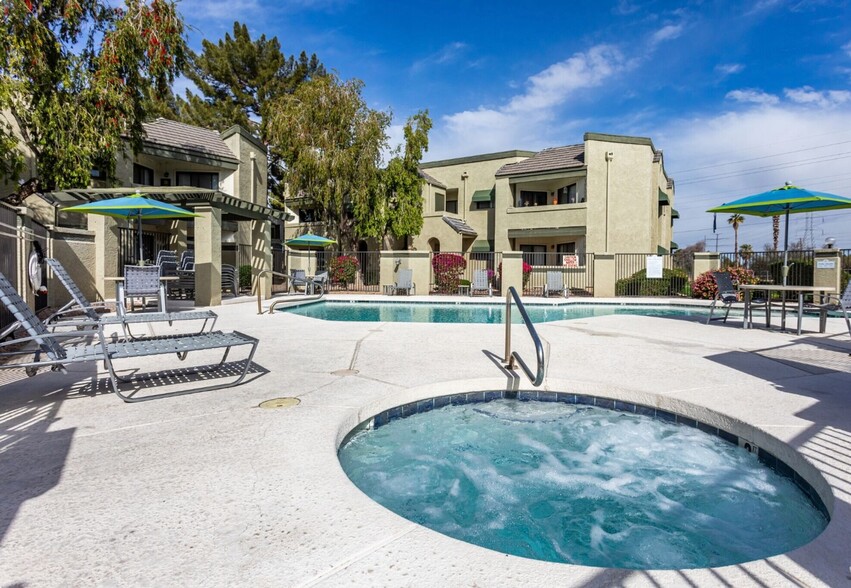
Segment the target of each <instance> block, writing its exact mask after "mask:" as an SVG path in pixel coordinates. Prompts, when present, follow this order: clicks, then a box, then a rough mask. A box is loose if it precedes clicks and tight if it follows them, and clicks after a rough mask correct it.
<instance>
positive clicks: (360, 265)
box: [273, 250, 381, 294]
mask: <svg viewBox="0 0 851 588" xmlns="http://www.w3.org/2000/svg"><path fill="white" fill-rule="evenodd" d="M290 255H291V252H283V251H282V252H281V253H280V256H281V258H282V259H283V260H284V262H285V263H284V270H283V271H284V273H289V271H287V270H288V268H289V267H290V263H289V261H290V260H289V257H290ZM311 255H313V256H315V257H314V259H313V260H312V261H311V266H312V267H311V270H312V271H311V272H310V273H311V274H318V273H319V272H328V276H329V284H328V290H327V291H329V292H351V293H353V294H354V293H375V292H378V291H379V290H380V284H379V282H380V281H381V276H380V268H381V252H380V251H330V250H320V251H313V252H311ZM273 257H274V252H273ZM345 258H349V259H345ZM351 260H354V266H355V267H354V270H353V271H345V269H344V268H345V267H350V266H351V265H352V263H353V262H352V261H351ZM274 265H276V263H275V261H274V259H273V266H274ZM276 271H277V270H276Z"/></svg>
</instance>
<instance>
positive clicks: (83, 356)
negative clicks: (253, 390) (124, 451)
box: [0, 266, 259, 402]
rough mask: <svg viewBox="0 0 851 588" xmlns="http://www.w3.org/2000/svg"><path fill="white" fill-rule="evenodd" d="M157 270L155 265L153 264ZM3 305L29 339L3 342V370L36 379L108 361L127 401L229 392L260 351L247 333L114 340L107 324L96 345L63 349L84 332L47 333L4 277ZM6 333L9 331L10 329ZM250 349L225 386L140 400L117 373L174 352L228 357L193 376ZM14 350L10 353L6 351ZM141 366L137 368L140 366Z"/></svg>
mask: <svg viewBox="0 0 851 588" xmlns="http://www.w3.org/2000/svg"><path fill="white" fill-rule="evenodd" d="M154 267H155V266H154ZM0 302H2V303H3V305H4V306H5V307H6V309H7V310H8V311H9V312H10V313H11V315H12V316H13V317H14V318H15V323H13V325H12V326H11V329H12V330H14V329H16V328H20V327H23V328H24V329H26V331H27V334H28V335H29V336H28V337H20V338H17V339H12V340H10V341H4V342H2V343H0V349H2V350H3V351H2V352H0V357H9V358H12V359H13V361H12V362H2V363H0V369H3V368H23V369H24V371H25V372H26V374H27V375H28V376H35V375H36V373H37V372H38V370H39V368H42V367H49V368H50V369H51V371H62V372H65V366H67V365H71V364H76V363H91V362H100V361H102V362H104V364H105V365H106V369H107V370H108V372H109V381H110V385H111V387H112V391H113V392H114V393H115V394H116V395H117V396H118V397H119V398H121V399H122V400H124V401H125V402H139V401H142V400H151V399H154V398H166V397H171V396H181V395H184V394H193V393H196V392H204V391H207V390H217V389H220V388H230V387H232V386H236V385H237V384H239V383H241V382H242V381H243V380H244V379H245V376H246V375H247V374H248V368H249V367H250V366H251V361H252V359H253V358H254V352H255V351H256V350H257V344H258V343H259V341H258V340H257V339H255V338H254V337H250V336H248V335H245V334H243V333H239V332H237V331H233V332H231V333H223V332H221V331H211V332H206V333H195V334H191V335H175V336H164V337H152V338H149V339H137V340H131V341H111V340H108V339H107V338H106V337H105V336H104V330H103V327H104V326H103V324H102V323H99V324H98V331H97V337H96V341H97V342H96V343H78V344H76V345H63V343H62V340H63V339H67V338H69V337H73V338H79V337H80V334H79V333H77V332H75V333H52V332H50V331H49V330H48V329H47V326H46V325H45V324H44V323H43V322H42V321H41V320H39V318H38V317H37V316H36V315H35V313H33V311H32V310H31V309H30V308H29V306H27V305H26V303H25V302H24V301H23V299H22V298H21V296H20V295H19V294H18V293H17V292H16V291H15V289H14V288H13V287H12V284H11V283H10V282H9V280H7V279H6V276H4V275H3V274H2V273H0ZM7 332H10V330H9V329H7ZM22 343H35V347H33V346H32V345H27V346H26V347H25V348H23V349H21V348H20V347H21V344H22ZM244 345H250V346H251V351H250V352H249V354H248V358H247V359H246V360H245V366H244V367H243V368H242V369H241V370H239V371H238V373H237V376H236V378H235V379H233V380H232V381H230V382H226V383H223V384H213V385H207V386H203V385H202V386H200V387H197V388H191V389H185V390H176V391H173V392H163V393H160V394H154V395H149V396H145V397H143V398H135V397H133V396H129V395H127V394H125V393H123V392H122V391H121V389H120V388H119V385H118V384H119V382H125V383H126V382H129V381H131V379H130V378H126V377H121V376H119V375H118V374H117V373H116V371H115V366H114V365H113V362H114V360H116V359H140V358H148V357H151V356H154V355H165V354H170V353H175V354H177V356H178V358H180V359H181V360H183V359H185V358H186V356H187V355H188V354H189V352H192V351H204V350H214V349H224V350H225V351H224V355H223V356H222V359H221V361H219V363H218V364H216V365H215V366H208V367H205V368H201V367H198V368H192V369H191V370H189V371H188V373H189V374H196V373H202V372H208V371H210V370H214V369H216V368H218V367H220V366H221V365H223V364H224V362H225V360H226V359H227V357H228V354H229V353H230V350H231V348H233V347H242V346H244ZM10 348H11V349H12V350H11V351H6V349H10ZM16 358H25V360H24V361H15V359H16ZM145 363H147V362H146V361H139V362H137V364H145ZM137 367H138V365H137ZM154 375H155V374H152V375H148V376H145V375H143V376H141V377H140V376H137V378H138V379H141V380H148V379H151V378H152V377H154Z"/></svg>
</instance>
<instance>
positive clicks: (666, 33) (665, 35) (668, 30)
mask: <svg viewBox="0 0 851 588" xmlns="http://www.w3.org/2000/svg"><path fill="white" fill-rule="evenodd" d="M682 34H683V25H665V26H664V27H662V28H661V29H659V30H658V31H656V32H655V33H653V35H652V36H651V37H650V42H651V43H652V44H653V45H656V44H658V43H661V42H662V41H670V40H672V39H676V38H677V37H679V36H680V35H682Z"/></svg>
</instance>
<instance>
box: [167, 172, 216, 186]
mask: <svg viewBox="0 0 851 588" xmlns="http://www.w3.org/2000/svg"><path fill="white" fill-rule="evenodd" d="M177 185H178V186H193V187H195V188H207V189H208V190H218V189H219V174H217V173H209V172H177Z"/></svg>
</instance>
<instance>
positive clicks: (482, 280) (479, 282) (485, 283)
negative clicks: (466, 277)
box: [470, 270, 493, 296]
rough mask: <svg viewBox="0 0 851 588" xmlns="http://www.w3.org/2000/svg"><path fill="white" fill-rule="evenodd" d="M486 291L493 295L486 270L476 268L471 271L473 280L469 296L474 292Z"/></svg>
mask: <svg viewBox="0 0 851 588" xmlns="http://www.w3.org/2000/svg"><path fill="white" fill-rule="evenodd" d="M485 291H486V292H487V293H488V296H493V287H492V286H491V281H490V279H488V270H476V271H474V272H473V282H472V283H471V284H470V296H472V295H473V294H475V293H476V292H485Z"/></svg>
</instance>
